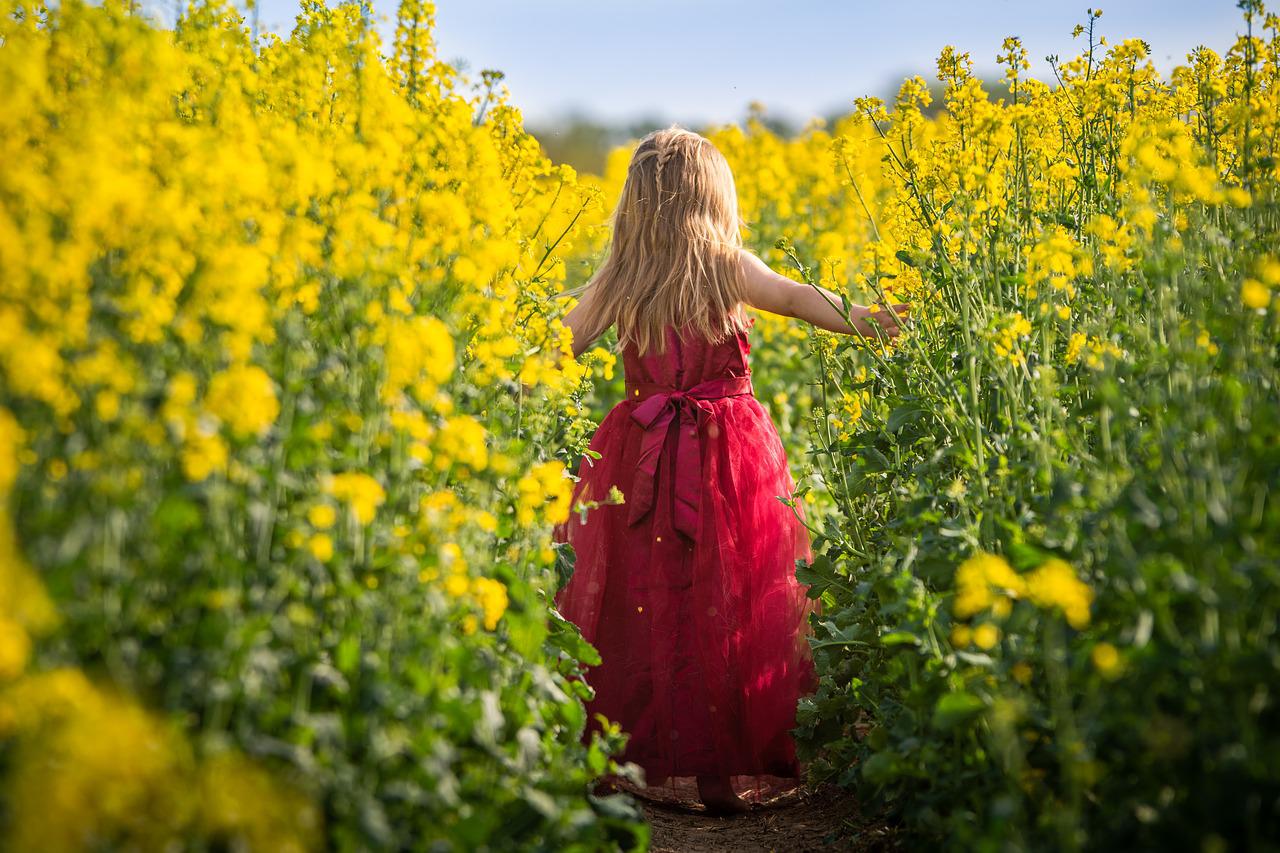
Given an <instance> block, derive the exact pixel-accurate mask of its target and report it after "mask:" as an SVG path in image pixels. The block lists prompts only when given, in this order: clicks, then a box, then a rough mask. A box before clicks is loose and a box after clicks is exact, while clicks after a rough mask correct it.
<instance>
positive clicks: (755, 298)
mask: <svg viewBox="0 0 1280 853" xmlns="http://www.w3.org/2000/svg"><path fill="white" fill-rule="evenodd" d="M742 268H743V283H744V285H745V288H746V297H747V299H746V301H747V303H748V304H749V305H751V306H752V307H755V308H759V309H761V310H762V311H768V312H770V313H772V314H781V315H783V316H785V317H795V318H796V319H798V320H804V321H805V322H807V323H812V324H813V325H815V326H817V327H818V328H820V329H826V330H827V331H829V332H839V333H841V334H844V335H853V334H857V335H861V336H862V337H864V338H879V337H889V338H896V337H897V336H898V335H899V334H900V333H901V329H900V325H901V320H903V319H905V318H906V317H907V315H908V314H909V313H910V311H911V306H909V305H907V304H906V303H899V304H896V305H882V306H879V307H878V308H877V309H872V308H871V307H869V306H866V305H852V306H850V308H849V315H850V318H851V319H852V320H853V325H852V326H851V325H849V323H848V322H847V321H846V320H845V317H844V313H843V312H842V311H841V309H840V297H839V296H837V295H836V294H834V293H832V292H831V291H830V290H827V289H826V288H823V287H816V286H812V285H808V284H801V283H800V282H798V281H792V280H791V279H789V278H787V277H786V276H784V275H779V274H778V273H776V272H774V271H773V270H771V269H769V266H768V265H767V264H766V263H765V262H764V261H762V260H760V258H759V257H757V256H756V255H755V254H754V253H752V252H750V251H747V250H745V249H744V250H743V251H742Z"/></svg>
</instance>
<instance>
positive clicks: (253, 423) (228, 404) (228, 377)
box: [204, 364, 280, 437]
mask: <svg viewBox="0 0 1280 853" xmlns="http://www.w3.org/2000/svg"><path fill="white" fill-rule="evenodd" d="M204 405H205V408H206V409H207V410H208V411H209V412H211V413H212V414H213V415H215V416H216V417H217V418H218V419H219V420H221V421H222V422H223V423H225V424H226V425H227V427H228V428H229V429H230V430H231V432H232V433H233V434H234V435H237V436H240V437H247V436H251V435H256V434H258V433H261V432H263V431H265V430H266V429H267V428H268V427H270V426H271V425H272V424H273V423H275V420H276V416H277V415H279V414H280V404H279V402H278V401H277V400H276V392H275V387H274V385H273V384H272V382H271V377H270V376H268V375H267V372H266V371H265V370H263V369H262V368H261V367H258V366H256V365H251V364H241V365H236V366H234V367H231V368H228V369H227V370H225V371H223V372H221V373H219V374H217V375H215V376H214V377H213V379H211V380H209V391H208V393H207V394H206V395H205V400H204Z"/></svg>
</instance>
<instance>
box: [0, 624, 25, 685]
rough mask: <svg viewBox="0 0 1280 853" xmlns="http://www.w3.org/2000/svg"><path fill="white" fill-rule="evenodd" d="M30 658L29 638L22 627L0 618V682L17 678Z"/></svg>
mask: <svg viewBox="0 0 1280 853" xmlns="http://www.w3.org/2000/svg"><path fill="white" fill-rule="evenodd" d="M30 657H31V638H30V637H28V636H27V632H26V631H24V630H23V628H22V626H21V625H19V624H18V623H16V622H12V621H10V620H9V619H6V618H4V617H3V616H0V682H4V681H9V680H11V679H13V678H17V677H18V676H19V675H21V674H22V671H23V670H24V669H26V667H27V660H28V659H29V658H30Z"/></svg>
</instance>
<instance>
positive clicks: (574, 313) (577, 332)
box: [560, 287, 599, 358]
mask: <svg viewBox="0 0 1280 853" xmlns="http://www.w3.org/2000/svg"><path fill="white" fill-rule="evenodd" d="M591 294H592V289H591V288H590V287H588V288H587V289H586V290H585V291H583V293H582V298H581V299H579V300H578V304H577V305H574V306H573V308H572V309H570V311H569V313H568V314H565V315H564V316H563V317H561V318H560V322H561V323H562V324H563V325H564V327H565V328H566V329H568V330H569V332H570V334H572V335H573V357H574V358H577V357H578V356H580V355H582V354H583V353H584V352H586V351H587V349H588V348H589V347H590V346H591V344H592V343H594V342H595V338H597V337H599V335H595V336H594V337H588V336H589V335H590V334H591V332H590V330H589V329H587V327H586V322H587V303H588V300H590V299H591Z"/></svg>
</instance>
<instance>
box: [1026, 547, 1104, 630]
mask: <svg viewBox="0 0 1280 853" xmlns="http://www.w3.org/2000/svg"><path fill="white" fill-rule="evenodd" d="M1026 590H1027V597H1028V598H1029V599H1031V600H1032V601H1034V602H1035V603H1036V604H1037V605H1039V606H1040V607H1045V608H1058V609H1060V610H1061V611H1062V612H1063V613H1064V614H1065V615H1066V617H1067V622H1069V623H1070V624H1071V627H1073V628H1084V627H1086V626H1087V625H1088V624H1089V606H1090V605H1091V604H1092V603H1093V590H1092V589H1090V588H1089V587H1088V585H1087V584H1085V583H1084V582H1083V581H1081V580H1080V579H1079V578H1078V577H1076V573H1075V570H1074V569H1072V568H1071V566H1070V565H1069V564H1067V563H1066V562H1065V561H1064V560H1059V559H1057V558H1053V559H1050V560H1047V561H1046V562H1045V563H1044V564H1043V565H1041V566H1040V567H1039V568H1037V569H1035V570H1033V571H1031V572H1029V573H1028V574H1027V575H1026Z"/></svg>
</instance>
